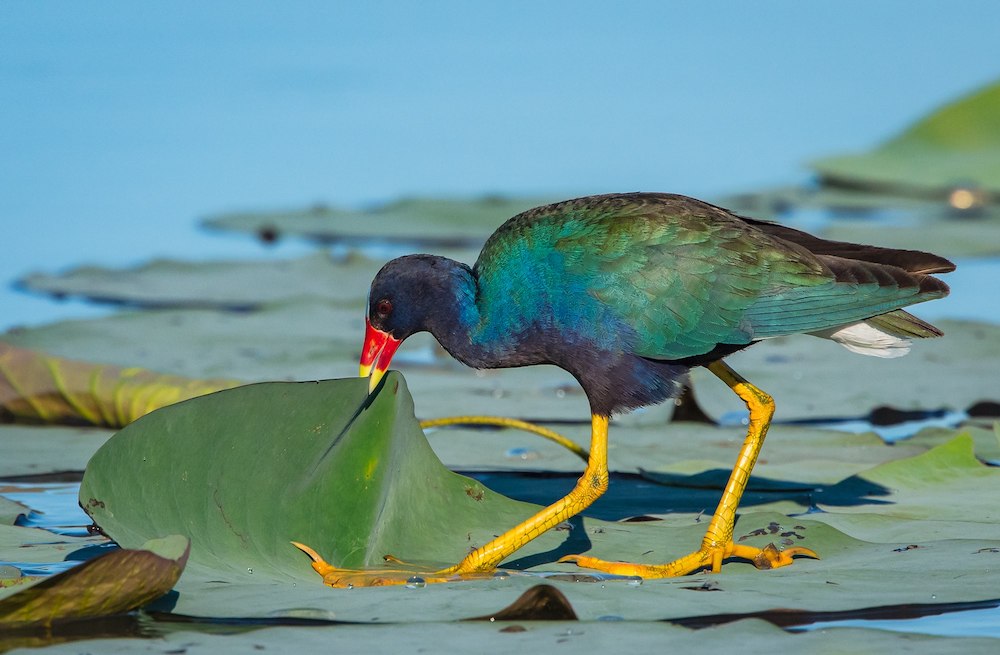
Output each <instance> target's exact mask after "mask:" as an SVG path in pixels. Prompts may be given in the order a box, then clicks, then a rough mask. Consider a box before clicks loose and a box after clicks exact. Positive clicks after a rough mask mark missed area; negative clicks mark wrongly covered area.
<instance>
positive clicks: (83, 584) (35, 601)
mask: <svg viewBox="0 0 1000 655" xmlns="http://www.w3.org/2000/svg"><path fill="white" fill-rule="evenodd" d="M189 550H190V543H189V542H188V540H187V539H185V538H184V537H178V536H176V535H174V536H171V537H166V538H164V539H157V540H152V541H149V542H147V543H145V544H143V545H142V546H141V547H140V548H139V549H137V550H115V551H112V552H109V553H105V554H104V555H101V556H99V557H96V558H94V559H91V560H88V561H86V562H84V563H83V564H81V565H79V566H77V567H75V568H72V569H70V570H69V571H65V572H63V573H59V574H57V575H54V576H52V577H50V578H46V579H44V580H42V581H41V582H39V583H37V584H35V585H33V586H31V587H29V588H27V589H23V590H21V591H19V592H17V593H16V594H14V595H12V596H8V597H6V598H4V599H2V600H0V627H3V628H6V629H10V628H14V627H21V626H26V625H31V624H37V625H52V624H53V623H55V622H57V621H69V620H76V619H84V618H93V617H98V616H110V615H114V614H121V613H124V612H128V611H131V610H133V609H136V608H138V607H142V606H143V605H145V604H146V603H148V602H150V601H152V600H155V599H157V598H159V597H160V596H162V595H163V594H165V593H167V592H168V591H170V589H172V588H173V586H174V584H175V583H176V582H177V580H178V578H180V575H181V572H182V571H183V570H184V565H185V563H186V561H187V556H188V552H189Z"/></svg>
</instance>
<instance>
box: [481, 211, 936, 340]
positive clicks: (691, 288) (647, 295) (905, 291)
mask: <svg viewBox="0 0 1000 655" xmlns="http://www.w3.org/2000/svg"><path fill="white" fill-rule="evenodd" d="M890 269H891V270H890ZM887 271H888V272H887ZM476 272H477V275H479V277H480V280H481V288H482V289H483V294H484V297H483V298H482V299H481V301H482V302H484V303H486V304H489V305H492V310H491V311H489V312H485V313H486V314H492V315H493V316H494V319H493V320H494V321H495V322H494V328H495V329H496V330H503V329H513V328H515V326H523V325H526V324H527V323H528V322H530V321H535V322H536V324H537V322H538V321H539V320H542V321H543V322H544V321H549V322H551V323H552V324H553V326H554V327H556V328H557V329H558V330H560V332H561V333H563V334H567V335H568V336H567V338H572V337H573V334H574V333H576V335H577V336H579V337H580V338H586V339H591V340H593V341H595V342H596V343H597V344H598V345H602V346H606V347H619V348H626V349H628V350H630V351H631V352H634V353H636V354H638V355H641V356H644V357H649V358H655V359H667V360H672V359H683V358H687V357H696V356H699V355H703V354H705V353H707V352H710V351H711V350H712V349H713V348H715V347H716V346H717V345H719V344H733V345H742V344H749V343H751V342H752V341H755V340H759V339H763V338H768V337H775V336H781V335H786V334H795V333H800V332H811V331H816V330H821V329H825V328H830V327H835V326H839V325H843V324H846V323H851V322H855V321H858V320H862V319H865V318H868V317H871V316H874V315H877V314H882V313H885V312H888V311H892V310H894V309H897V308H899V307H903V306H906V305H909V304H913V303H914V302H919V301H921V300H928V299H930V298H932V297H939V295H943V293H946V287H945V291H944V292H943V293H937V294H936V295H935V289H934V288H931V287H933V285H922V284H921V279H924V278H926V279H927V280H931V281H933V282H937V280H936V279H935V278H932V277H930V276H926V275H918V274H910V273H906V272H905V271H903V270H902V269H896V268H894V267H886V266H883V265H880V264H877V263H871V262H863V261H855V260H849V259H845V258H842V257H837V256H831V255H823V254H814V253H812V252H810V251H809V250H808V249H807V248H805V247H804V246H802V245H799V244H796V243H792V242H789V241H786V240H783V239H780V238H775V237H774V236H772V235H768V234H767V233H765V232H764V231H763V230H761V229H759V227H757V226H755V225H753V224H752V223H751V222H748V221H746V220H744V219H741V218H740V217H738V216H735V215H733V214H731V213H729V212H727V211H725V210H723V209H720V208H717V207H714V206H712V205H709V204H707V203H702V202H700V201H697V200H694V199H691V198H686V197H683V196H669V195H661V194H618V195H611V196H595V197H590V198H583V199H579V200H575V201H567V202H565V203H558V204H556V205H549V206H547V207H541V208H538V209H535V210H531V211H529V212H526V213H525V214H522V215H519V216H517V217H515V218H513V219H511V220H510V221H508V222H507V223H506V224H504V226H502V227H501V228H500V229H499V230H498V231H497V232H496V233H495V234H494V236H493V237H491V239H490V240H489V242H487V245H486V246H485V247H484V249H483V253H482V254H481V256H480V259H479V262H477V264H476ZM938 284H940V285H941V286H942V287H943V283H938Z"/></svg>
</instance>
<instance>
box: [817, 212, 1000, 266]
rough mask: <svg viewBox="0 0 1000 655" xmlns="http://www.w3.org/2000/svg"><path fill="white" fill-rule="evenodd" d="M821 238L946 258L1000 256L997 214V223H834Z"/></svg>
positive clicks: (999, 224)
mask: <svg viewBox="0 0 1000 655" xmlns="http://www.w3.org/2000/svg"><path fill="white" fill-rule="evenodd" d="M823 236H824V237H825V238H827V239H833V240H835V241H854V242H858V243H878V244H882V245H887V244H891V245H892V247H893V248H906V249H910V250H925V251H933V252H935V253H938V254H940V255H942V256H945V257H994V256H997V255H1000V215H998V218H997V220H963V221H957V220H951V221H949V222H947V223H919V224H905V225H892V226H886V225H885V224H883V223H880V222H878V221H835V222H832V223H830V224H829V225H828V226H827V227H826V228H825V229H824V230H823Z"/></svg>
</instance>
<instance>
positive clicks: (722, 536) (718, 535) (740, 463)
mask: <svg viewBox="0 0 1000 655" xmlns="http://www.w3.org/2000/svg"><path fill="white" fill-rule="evenodd" d="M708 370H710V371H711V372H712V373H714V374H715V375H716V376H717V377H718V378H719V379H720V380H722V381H723V382H725V383H726V384H727V385H729V388H731V389H732V390H733V391H734V392H736V394H737V395H738V396H739V397H740V398H742V399H743V402H745V403H746V404H747V408H748V409H749V410H750V426H749V427H748V428H747V437H746V440H745V441H744V442H743V447H742V448H741V449H740V454H739V457H738V458H737V460H736V465H735V466H734V467H733V472H732V474H731V475H730V476H729V482H728V483H727V484H726V488H725V491H723V493H722V499H721V500H720V501H719V507H718V508H717V509H716V510H715V514H714V515H713V516H712V521H711V522H710V523H709V525H708V531H707V532H706V533H705V537H704V539H702V542H701V548H700V549H698V550H697V551H695V552H693V553H691V554H689V555H686V556H684V557H681V558H680V559H677V560H674V561H673V562H670V563H668V564H630V563H627V562H607V561H604V560H600V559H597V558H594V557H585V556H581V555H570V556H567V557H564V558H562V560H560V561H564V562H576V563H577V564H578V565H580V566H583V567H586V568H591V569H597V570H599V571H605V572H607V573H615V574H619V575H637V576H641V577H643V578H666V577H672V576H678V575H687V574H688V573H692V572H695V571H701V570H703V569H710V570H711V571H712V572H714V573H717V572H718V571H719V569H720V568H721V567H722V561H723V560H724V559H727V558H730V557H739V558H741V559H747V560H750V561H751V562H753V564H754V565H755V566H756V567H757V568H759V569H771V568H777V567H779V566H785V565H788V564H791V563H792V558H793V557H794V556H795V555H806V556H809V557H817V558H818V555H816V553H814V552H813V551H812V550H810V549H808V548H802V547H797V548H788V549H785V550H783V551H779V550H778V549H777V548H776V547H775V546H774V545H773V544H771V545H769V546H767V547H765V548H754V547H751V546H743V545H738V544H735V543H733V530H734V528H735V524H736V508H737V507H738V506H739V504H740V498H742V496H743V490H744V489H746V486H747V482H748V481H749V479H750V472H751V471H752V470H753V466H754V464H755V463H756V462H757V456H758V455H759V454H760V449H761V447H762V446H763V445H764V436H765V435H766V434H767V429H768V427H769V426H770V425H771V417H772V416H773V415H774V401H773V400H772V399H771V397H770V396H769V395H767V394H766V393H764V392H763V391H761V390H760V389H758V388H757V387H755V386H754V385H752V384H750V383H749V382H747V381H746V380H745V379H743V378H742V377H741V376H740V375H739V374H738V373H736V371H734V370H733V369H731V368H730V367H729V366H728V365H727V364H725V363H724V362H722V361H721V360H720V361H717V362H713V363H711V364H709V365H708Z"/></svg>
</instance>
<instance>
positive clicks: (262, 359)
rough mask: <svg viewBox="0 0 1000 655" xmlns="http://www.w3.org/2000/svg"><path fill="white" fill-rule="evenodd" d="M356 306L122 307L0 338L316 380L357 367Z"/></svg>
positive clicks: (127, 362) (144, 363) (359, 319)
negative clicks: (242, 310) (126, 309)
mask: <svg viewBox="0 0 1000 655" xmlns="http://www.w3.org/2000/svg"><path fill="white" fill-rule="evenodd" d="M361 307H362V303H360V302H359V304H358V307H357V308H355V309H344V308H341V307H338V306H335V305H332V304H329V303H324V302H314V301H303V300H298V301H291V302H288V303H279V304H276V305H270V306H268V307H267V308H266V309H264V310H261V311H256V312H250V313H229V312H218V311H212V310H158V311H129V312H123V313H121V314H117V315H115V316H109V317H104V318H99V319H89V320H77V321H64V322H61V323H53V324H49V325H43V326H39V327H37V328H24V329H18V330H13V331H11V332H8V333H6V334H4V335H2V337H0V341H4V342H7V343H9V344H11V345H14V346H17V347H21V348H28V349H35V350H41V351H44V352H46V353H48V354H50V355H56V356H60V357H67V358H73V359H79V360H88V361H90V362H95V363H101V364H111V365H115V366H122V367H142V368H145V369H149V370H152V371H158V372H161V373H170V374H175V375H183V376H185V377H189V378H200V379H205V378H224V379H234V378H235V379H243V380H247V381H250V380H274V379H279V380H291V379H300V380H302V379H305V380H308V379H313V380H315V379H321V378H328V377H331V375H354V374H356V373H357V360H358V356H359V355H360V352H361V340H362V338H363V336H364V314H363V313H362V309H361Z"/></svg>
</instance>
